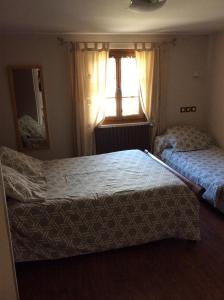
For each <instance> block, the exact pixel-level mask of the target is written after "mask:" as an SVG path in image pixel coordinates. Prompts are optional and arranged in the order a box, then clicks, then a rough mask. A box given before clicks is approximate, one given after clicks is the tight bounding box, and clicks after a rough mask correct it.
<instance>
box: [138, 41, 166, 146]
mask: <svg viewBox="0 0 224 300" xmlns="http://www.w3.org/2000/svg"><path fill="white" fill-rule="evenodd" d="M167 49H168V46H167V45H153V44H151V45H150V47H149V48H148V49H147V48H146V47H145V44H142V45H141V46H140V49H139V48H137V47H136V50H135V55H136V63H137V71H138V77H139V85H140V98H141V104H142V110H143V112H144V113H145V116H146V118H147V120H148V121H150V122H151V123H152V124H153V127H152V135H151V145H153V142H154V138H155V136H156V135H157V134H160V133H161V131H162V130H163V129H164V124H165V114H164V112H165V111H166V82H167V81H166V75H167ZM161 62H162V63H161Z"/></svg>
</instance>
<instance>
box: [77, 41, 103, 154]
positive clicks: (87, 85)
mask: <svg viewBox="0 0 224 300" xmlns="http://www.w3.org/2000/svg"><path fill="white" fill-rule="evenodd" d="M108 48H109V47H108V44H104V43H94V44H93V45H91V44H90V45H89V43H77V44H76V45H75V49H74V51H73V66H74V72H73V81H74V85H73V95H74V131H75V132H74V136H75V137H74V148H75V152H76V153H75V154H76V155H78V156H82V155H91V154H94V153H95V138H94V129H95V127H96V126H97V124H98V123H99V122H100V121H102V120H103V118H104V102H105V101H104V100H105V95H106V73H107V62H108V57H109V49H108Z"/></svg>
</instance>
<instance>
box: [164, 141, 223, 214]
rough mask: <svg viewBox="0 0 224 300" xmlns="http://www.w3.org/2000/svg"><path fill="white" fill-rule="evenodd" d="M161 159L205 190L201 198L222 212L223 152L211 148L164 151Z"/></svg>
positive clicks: (216, 148)
mask: <svg viewBox="0 0 224 300" xmlns="http://www.w3.org/2000/svg"><path fill="white" fill-rule="evenodd" d="M161 159H162V160H163V161H164V162H165V163H166V164H168V165H169V166H171V167H172V168H173V169H175V170H177V171H178V172H179V173H181V174H182V175H184V176H185V177H187V178H189V179H190V180H191V181H193V182H195V183H196V184H198V185H200V186H202V187H203V188H205V192H204V193H203V198H204V199H205V200H207V201H209V202H210V203H211V204H212V205H213V206H214V207H216V208H218V209H219V210H221V211H222V212H224V151H223V150H222V149H221V148H218V147H216V146H212V147H210V148H208V149H205V150H197V151H187V152H175V151H173V150H172V149H165V150H164V151H163V152H162V155H161Z"/></svg>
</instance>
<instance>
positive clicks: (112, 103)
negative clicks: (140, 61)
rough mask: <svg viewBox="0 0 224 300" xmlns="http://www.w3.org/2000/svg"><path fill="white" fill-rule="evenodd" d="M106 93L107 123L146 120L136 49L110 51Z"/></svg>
mask: <svg viewBox="0 0 224 300" xmlns="http://www.w3.org/2000/svg"><path fill="white" fill-rule="evenodd" d="M106 95H107V98H106V106H105V123H122V122H131V121H133V122H136V121H145V116H144V114H143V112H142V108H141V103H140V97H139V84H138V78H137V67H136V60H135V53H134V51H132V50H111V51H110V56H109V62H108V74H107V94H106Z"/></svg>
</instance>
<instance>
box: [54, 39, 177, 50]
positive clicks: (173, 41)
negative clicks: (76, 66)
mask: <svg viewBox="0 0 224 300" xmlns="http://www.w3.org/2000/svg"><path fill="white" fill-rule="evenodd" d="M57 40H58V44H59V45H60V46H64V45H66V46H69V47H70V50H73V49H74V44H75V43H76V42H78V43H85V42H82V41H66V40H65V39H64V38H63V37H57ZM176 42H177V39H176V38H173V39H171V40H168V41H161V42H152V41H151V42H150V41H147V42H101V41H99V42H97V43H111V44H140V43H145V44H147V43H148V44H154V45H173V46H176ZM87 43H95V42H87Z"/></svg>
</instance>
